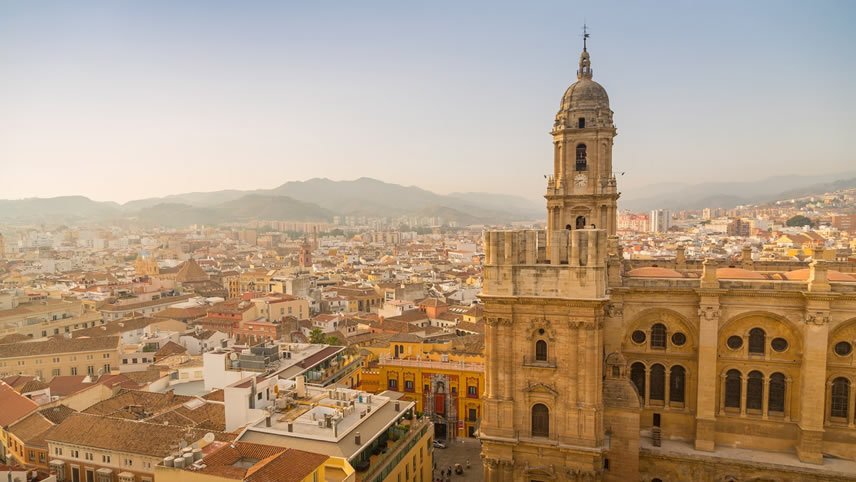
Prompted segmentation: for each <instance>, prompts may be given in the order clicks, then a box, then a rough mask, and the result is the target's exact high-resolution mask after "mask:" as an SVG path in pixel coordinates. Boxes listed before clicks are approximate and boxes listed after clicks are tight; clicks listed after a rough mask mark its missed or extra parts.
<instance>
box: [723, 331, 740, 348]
mask: <svg viewBox="0 0 856 482" xmlns="http://www.w3.org/2000/svg"><path fill="white" fill-rule="evenodd" d="M725 344H726V345H728V348H731V349H732V350H738V349H740V347H742V346H743V338H742V337H740V336H737V335H734V336H729V337H728V341H726V342H725Z"/></svg>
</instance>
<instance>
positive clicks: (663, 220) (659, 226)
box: [648, 209, 672, 233]
mask: <svg viewBox="0 0 856 482" xmlns="http://www.w3.org/2000/svg"><path fill="white" fill-rule="evenodd" d="M648 222H649V223H650V227H649V230H650V231H651V232H652V233H665V232H666V231H668V230H669V228H670V227H671V226H672V213H670V212H669V210H668V209H654V210H653V211H651V214H650V215H649V216H648Z"/></svg>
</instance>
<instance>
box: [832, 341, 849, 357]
mask: <svg viewBox="0 0 856 482" xmlns="http://www.w3.org/2000/svg"><path fill="white" fill-rule="evenodd" d="M851 353H853V345H852V344H850V343H849V342H846V341H839V342H838V343H836V344H835V354H836V355H838V356H847V355H849V354H851Z"/></svg>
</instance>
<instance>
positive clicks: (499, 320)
mask: <svg viewBox="0 0 856 482" xmlns="http://www.w3.org/2000/svg"><path fill="white" fill-rule="evenodd" d="M484 322H485V323H486V324H487V325H488V326H500V325H506V326H507V325H511V318H503V317H500V316H489V317H487V318H485V320H484Z"/></svg>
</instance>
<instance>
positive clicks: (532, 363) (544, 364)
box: [523, 355, 556, 368]
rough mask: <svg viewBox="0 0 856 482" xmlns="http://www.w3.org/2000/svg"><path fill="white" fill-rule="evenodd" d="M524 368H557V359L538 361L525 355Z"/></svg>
mask: <svg viewBox="0 0 856 482" xmlns="http://www.w3.org/2000/svg"><path fill="white" fill-rule="evenodd" d="M523 366H525V367H535V368H556V359H555V358H547V359H546V360H536V359H535V357H531V356H528V355H524V356H523Z"/></svg>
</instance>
